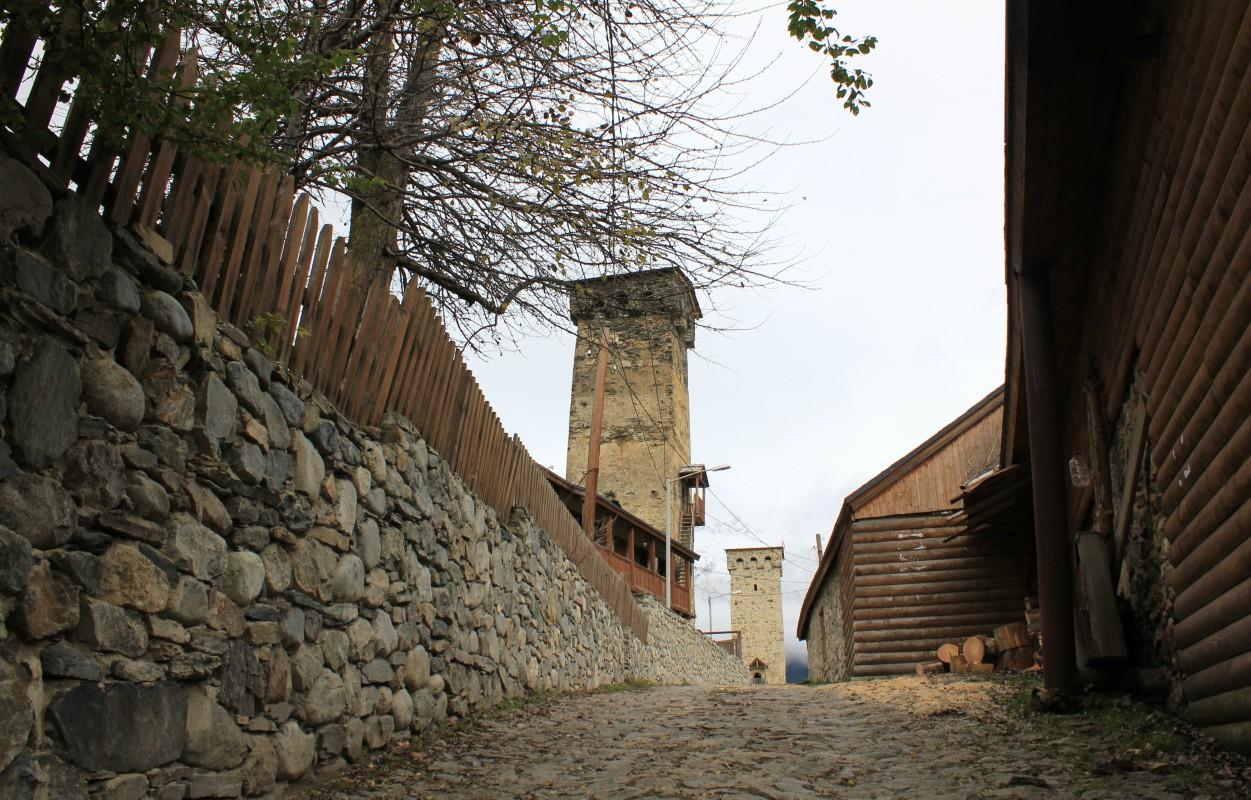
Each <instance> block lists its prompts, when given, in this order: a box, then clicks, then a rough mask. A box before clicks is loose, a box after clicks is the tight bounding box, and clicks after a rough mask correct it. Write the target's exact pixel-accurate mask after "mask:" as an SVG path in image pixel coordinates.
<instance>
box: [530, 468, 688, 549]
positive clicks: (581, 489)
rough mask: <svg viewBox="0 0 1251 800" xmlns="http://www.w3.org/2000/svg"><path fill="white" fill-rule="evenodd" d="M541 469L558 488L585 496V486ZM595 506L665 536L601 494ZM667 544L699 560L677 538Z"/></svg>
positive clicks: (652, 532) (600, 510)
mask: <svg viewBox="0 0 1251 800" xmlns="http://www.w3.org/2000/svg"><path fill="white" fill-rule="evenodd" d="M543 471H544V472H546V473H547V479H548V481H549V482H551V483H554V484H556V485H557V486H559V487H560V488H562V489H564V490H565V491H568V492H570V493H571V494H573V495H575V496H577V497H586V487H585V486H579V485H578V484H576V483H573V482H572V481H569V480H566V479H565V478H562V477H561V476H560V475H558V474H556V473H555V472H552V471H551V470H550V469H544V470H543ZM595 507H596V513H597V514H599V513H605V514H611V515H612V516H615V517H618V518H619V519H622V520H624V521H625V522H627V523H629V524H630V525H632V526H633V527H635V528H637V529H638V530H640V531H642V532H643V533H644V534H647V535H650V536H652V537H654V538H656V539H660V540H661V541H664V538H665V532H664V531H662V530H659V529H657V528H656V527H655V526H653V525H649V524H648V523H646V522H644V521H643V520H641V519H639V518H638V517H636V516H634V515H633V514H631V513H630V512H629V511H626V510H625V509H624V508H622V507H621V506H619V505H617V504H615V503H613V502H612V501H611V500H609V499H608V498H606V497H604V496H603V495H599V496H598V497H596V498H595ZM669 546H670V547H671V548H672V549H673V552H674V553H676V554H677V555H679V556H681V557H683V558H685V559H687V560H689V561H698V560H699V553H696V552H695V551H694V550H692V549H690V548H689V547H687V546H686V545H684V544H682V543H681V542H679V541H678V540H677V539H672V540H671V541H670V543H669Z"/></svg>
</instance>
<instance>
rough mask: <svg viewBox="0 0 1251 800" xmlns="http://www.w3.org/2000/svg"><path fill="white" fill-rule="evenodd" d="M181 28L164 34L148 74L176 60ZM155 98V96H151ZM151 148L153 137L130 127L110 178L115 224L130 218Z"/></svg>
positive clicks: (157, 72)
mask: <svg viewBox="0 0 1251 800" xmlns="http://www.w3.org/2000/svg"><path fill="white" fill-rule="evenodd" d="M180 37H181V32H180V31H178V30H174V31H171V32H170V33H168V34H166V36H165V38H164V39H163V40H162V41H161V45H160V47H158V48H157V50H156V53H155V54H154V55H153V56H152V64H151V66H150V67H149V68H148V78H149V79H151V80H161V79H162V75H163V74H164V73H168V72H169V71H170V70H172V69H173V68H174V65H175V64H177V63H178V47H179V41H180ZM148 99H149V100H150V101H155V100H156V99H157V98H156V96H150V97H149V98H148ZM151 149H152V138H151V137H150V136H149V135H148V134H147V133H146V132H144V131H139V130H132V131H131V136H130V146H129V147H128V148H127V149H126V154H125V157H124V158H123V159H122V164H121V167H120V168H119V169H118V171H117V178H116V179H115V180H114V181H113V191H112V196H111V197H110V198H109V201H108V203H107V205H108V207H109V208H108V217H109V219H110V220H112V221H113V222H116V223H117V224H118V225H125V224H126V223H128V222H130V217H131V214H132V213H133V212H134V208H135V194H136V192H137V191H138V189H139V180H140V178H142V177H143V171H144V168H145V167H146V166H147V164H148V156H149V155H150V153H151Z"/></svg>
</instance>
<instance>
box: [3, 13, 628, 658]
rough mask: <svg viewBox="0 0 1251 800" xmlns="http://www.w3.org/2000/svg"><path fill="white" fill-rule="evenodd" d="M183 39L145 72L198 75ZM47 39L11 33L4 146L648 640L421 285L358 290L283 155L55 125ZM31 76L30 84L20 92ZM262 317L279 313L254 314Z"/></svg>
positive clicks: (68, 120) (84, 121) (6, 40)
mask: <svg viewBox="0 0 1251 800" xmlns="http://www.w3.org/2000/svg"><path fill="white" fill-rule="evenodd" d="M179 42H180V36H179V32H178V31H176V30H171V31H170V32H169V33H168V35H167V36H166V37H165V38H164V40H163V43H162V44H161V45H160V46H159V47H158V48H156V50H155V52H153V53H152V54H151V58H150V59H148V60H147V63H148V72H149V75H151V76H157V75H171V74H172V75H174V76H176V80H177V81H178V83H179V84H180V85H190V84H192V83H193V82H194V81H195V80H196V76H197V58H196V54H195V52H194V51H192V52H188V53H181V52H180V49H179ZM36 44H37V41H36V39H35V37H33V36H31V35H28V34H26V33H25V32H23V31H20V30H15V29H13V28H12V27H10V28H9V29H6V30H4V31H3V39H2V40H0V104H4V105H5V106H7V107H8V108H9V109H10V110H13V111H16V112H17V115H18V120H19V121H18V122H17V123H16V124H15V125H14V126H13V127H9V126H5V125H0V145H3V148H4V149H5V150H7V151H9V152H10V153H11V154H13V155H14V156H16V157H18V158H20V159H22V160H23V161H24V162H25V163H26V164H27V165H28V166H30V168H31V169H33V170H34V171H35V172H36V173H37V174H38V175H39V176H40V177H41V178H42V179H43V181H44V182H45V183H46V184H48V185H49V186H50V187H51V188H52V189H54V190H55V191H61V192H64V191H70V192H74V193H77V194H78V195H80V196H83V197H85V198H86V199H87V200H88V201H89V202H90V203H92V204H94V205H96V206H98V207H100V209H101V211H102V213H103V214H104V216H105V217H106V218H107V219H109V220H111V221H112V222H114V223H116V224H118V225H121V226H130V227H132V228H133V227H136V226H137V227H140V228H144V229H147V230H150V231H153V232H155V233H156V234H158V235H159V236H160V237H161V238H163V239H164V240H166V241H167V242H168V244H169V245H170V247H171V251H172V262H173V264H174V266H175V267H177V268H178V269H179V270H180V271H181V272H182V273H183V274H184V275H186V276H187V277H189V278H193V279H194V280H195V281H196V283H197V284H198V286H199V288H200V291H201V292H202V293H203V294H204V296H205V297H206V298H207V299H208V300H209V302H210V303H211V305H212V306H213V307H214V308H215V309H216V311H217V313H218V314H219V315H220V317H222V318H223V319H226V320H228V321H230V322H231V323H233V324H235V325H236V326H238V327H240V328H242V329H244V330H245V331H247V330H251V331H252V333H253V336H254V337H257V338H258V339H264V340H265V341H266V343H267V344H268V346H269V347H270V348H271V349H272V351H273V353H274V355H275V357H276V358H277V359H279V360H281V361H285V362H286V364H287V365H288V367H289V368H290V370H291V372H292V373H293V374H294V375H296V376H299V377H302V378H304V379H306V380H307V381H309V383H311V384H312V385H313V387H314V388H316V389H317V390H319V391H321V392H323V393H324V394H325V395H326V396H327V397H328V398H329V399H330V400H331V401H332V402H334V403H335V404H336V405H337V406H338V408H339V410H340V411H341V412H342V413H343V414H344V415H345V416H347V417H349V418H350V419H353V420H355V421H356V422H358V423H360V424H362V425H366V426H369V425H376V424H378V422H379V421H380V420H381V419H382V416H383V414H384V413H385V412H388V411H394V412H398V413H399V414H402V415H403V416H405V417H407V418H408V419H410V420H411V421H412V422H413V423H415V424H416V426H417V428H418V430H420V431H421V434H422V436H423V438H424V439H425V440H426V441H427V442H428V443H429V444H430V446H432V447H433V448H434V449H435V450H437V451H438V452H439V453H440V454H441V455H442V456H443V457H444V458H445V459H446V460H447V461H448V463H449V465H450V466H451V467H452V469H453V470H454V471H455V472H456V473H457V474H458V475H460V476H461V478H462V479H463V480H464V481H465V483H466V484H468V486H469V487H470V488H471V489H472V490H473V491H474V493H475V494H476V495H477V496H478V497H479V498H481V499H482V500H483V501H484V502H486V503H487V504H489V505H490V506H491V507H492V508H494V509H495V510H496V511H497V512H498V513H499V515H500V517H501V519H504V520H507V519H508V517H509V515H510V514H511V511H512V509H513V508H514V507H518V506H520V507H522V508H524V509H525V510H526V511H527V512H528V513H529V514H530V516H531V517H532V518H533V519H534V521H535V522H536V524H538V525H539V527H541V528H542V529H543V530H544V531H545V532H546V533H547V534H548V535H549V536H550V537H552V539H554V540H555V541H556V542H557V543H558V544H559V545H560V546H561V547H562V548H563V549H564V551H565V552H566V553H567V554H568V555H569V557H570V559H572V560H573V561H574V562H575V563H576V564H577V565H578V567H579V569H580V570H581V572H582V574H583V575H584V576H585V577H586V579H587V581H588V582H589V583H590V584H591V586H593V587H594V588H595V589H596V590H597V591H599V593H600V594H601V595H603V597H604V599H605V600H606V601H607V603H608V604H609V606H610V607H611V608H612V609H613V611H614V612H615V613H616V614H617V615H618V616H619V617H620V618H621V620H622V621H623V622H624V623H625V624H626V625H627V626H629V627H630V628H631V629H632V630H634V631H635V633H637V634H638V635H639V636H640V637H641V638H644V639H645V638H646V635H647V621H646V618H645V617H644V616H643V613H642V610H641V609H640V608H639V607H638V605H637V604H636V603H635V602H634V599H633V597H631V594H630V589H629V586H628V585H627V584H626V582H625V581H624V580H622V579H621V578H620V577H619V576H618V575H617V573H616V572H615V571H614V570H613V569H612V568H611V567H610V566H608V564H607V562H605V561H604V559H603V558H601V557H600V555H599V553H598V552H597V548H596V547H595V546H594V544H592V543H591V542H590V541H588V540H587V539H586V538H585V537H584V536H583V535H582V533H581V531H580V530H579V528H578V525H577V523H576V522H575V521H574V519H573V517H572V516H571V515H570V514H569V512H568V511H567V510H566V508H565V506H564V504H563V503H562V502H561V500H560V498H558V497H557V496H556V493H555V492H554V491H553V489H552V487H551V486H550V485H549V484H548V482H547V478H546V474H545V472H544V470H543V469H542V468H541V467H540V466H539V465H538V464H536V463H535V461H534V460H533V459H532V458H531V457H530V455H529V453H528V452H527V451H526V449H525V447H524V446H523V445H522V443H521V441H520V440H519V439H518V438H517V437H516V436H509V435H508V434H507V433H506V432H505V430H504V427H503V425H502V424H501V423H500V420H499V418H498V416H497V415H496V414H495V411H494V410H493V409H492V408H491V405H490V403H488V402H487V400H486V397H485V396H484V395H483V393H482V390H481V389H480V388H479V386H478V382H477V380H475V378H474V376H473V374H472V373H471V372H470V371H469V368H468V366H467V365H466V364H465V362H464V360H463V359H462V357H461V355H460V352H459V349H458V348H457V347H456V345H455V344H454V343H453V342H452V341H451V339H450V338H449V336H448V334H447V332H446V330H445V329H444V327H443V324H442V323H441V321H440V320H439V317H438V314H437V313H436V312H435V310H434V307H433V306H432V305H431V303H430V301H429V300H428V299H427V297H426V296H425V294H424V292H423V291H422V290H421V289H420V288H418V287H416V286H410V288H409V290H408V291H407V293H406V294H405V295H404V297H403V298H402V299H401V298H397V297H395V296H394V295H393V294H392V293H391V291H390V276H391V274H392V270H391V267H390V266H387V265H378V269H377V270H376V273H377V274H378V275H379V278H378V280H376V281H375V282H373V283H371V284H370V285H369V286H368V287H365V288H359V287H357V286H355V285H354V282H353V281H352V280H350V279H351V277H352V276H353V274H354V273H353V268H352V266H353V265H352V255H351V253H350V252H349V251H348V248H347V241H346V240H345V239H344V237H342V236H336V234H335V231H334V228H333V226H331V225H329V224H324V223H321V220H320V214H319V211H318V209H317V208H316V207H315V206H314V205H313V203H312V199H311V198H310V197H309V195H307V194H304V193H299V192H297V191H296V188H295V182H294V180H293V179H292V177H291V176H290V175H285V174H283V173H282V172H280V171H279V170H278V169H277V168H275V167H269V168H263V169H257V168H252V167H249V166H247V165H244V164H239V163H234V164H230V163H225V164H223V163H219V162H214V161H209V160H205V159H202V158H199V157H197V156H195V155H193V154H189V153H186V152H182V151H180V149H179V148H178V147H177V146H176V145H174V144H173V143H171V142H165V141H160V140H159V139H153V138H151V137H149V136H148V135H146V134H144V133H142V132H139V131H135V130H120V131H119V130H101V129H99V128H98V126H97V125H96V124H95V122H94V121H93V120H91V119H90V118H89V116H88V112H87V111H86V108H87V105H86V103H85V102H83V101H82V100H81V98H76V97H71V100H70V102H69V105H68V109H67V110H66V112H65V114H64V120H63V123H62V124H61V125H60V128H59V130H58V131H55V132H54V131H52V130H50V129H49V127H48V126H49V122H50V121H51V120H52V119H53V117H54V111H55V110H56V106H57V105H58V102H59V99H60V98H61V97H62V93H63V92H64V91H65V89H66V85H67V83H68V82H69V81H71V79H72V78H74V77H75V76H73V75H69V74H65V73H57V72H54V71H53V70H51V69H50V68H49V67H48V65H47V64H44V65H42V66H41V67H40V68H39V69H38V71H37V72H36V73H35V74H34V75H33V76H31V75H29V74H27V73H28V69H29V68H30V65H31V63H32V61H31V56H32V53H33V52H35V48H36ZM145 58H146V57H145ZM24 86H29V87H30V91H29V94H28V95H27V96H26V98H25V100H24V101H19V99H18V98H19V95H20V92H21V91H22V89H23V87H24ZM2 118H3V119H12V116H11V115H7V114H6V115H4V116H3V117H2ZM87 141H90V142H91V144H90V146H89V147H86V146H85V145H84V143H85V142H87ZM84 150H85V151H86V152H85V154H84ZM260 319H267V320H269V321H271V322H272V321H275V320H276V321H278V322H279V323H280V324H279V325H276V326H275V325H260V326H257V325H254V324H253V323H254V322H255V321H257V320H260ZM258 328H259V331H258ZM273 328H277V329H273ZM297 334H298V335H297Z"/></svg>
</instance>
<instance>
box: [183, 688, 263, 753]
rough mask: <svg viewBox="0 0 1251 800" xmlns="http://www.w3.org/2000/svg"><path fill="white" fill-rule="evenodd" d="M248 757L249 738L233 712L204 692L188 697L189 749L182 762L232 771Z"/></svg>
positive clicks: (194, 693) (188, 695)
mask: <svg viewBox="0 0 1251 800" xmlns="http://www.w3.org/2000/svg"><path fill="white" fill-rule="evenodd" d="M247 753H248V742H247V738H246V737H245V736H244V735H243V731H241V730H239V726H238V725H236V724H235V721H234V719H233V718H232V717H231V715H230V712H229V711H227V710H226V709H224V708H222V707H221V706H220V705H218V704H217V703H215V702H213V700H212V699H211V698H210V697H209V696H208V694H207V692H205V691H204V690H203V689H195V690H192V691H189V692H188V693H187V746H186V748H185V749H184V750H183V753H182V760H183V761H185V762H187V763H188V764H190V765H192V766H193V767H204V768H205V769H219V770H221V769H233V768H235V767H237V766H239V765H240V764H242V763H243V759H244V758H245V757H246V756H247Z"/></svg>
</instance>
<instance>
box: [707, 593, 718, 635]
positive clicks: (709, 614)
mask: <svg viewBox="0 0 1251 800" xmlns="http://www.w3.org/2000/svg"><path fill="white" fill-rule="evenodd" d="M714 630H716V628H714V627H712V595H711V594H709V595H708V632H709V633H712V632H713V631H714Z"/></svg>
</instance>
